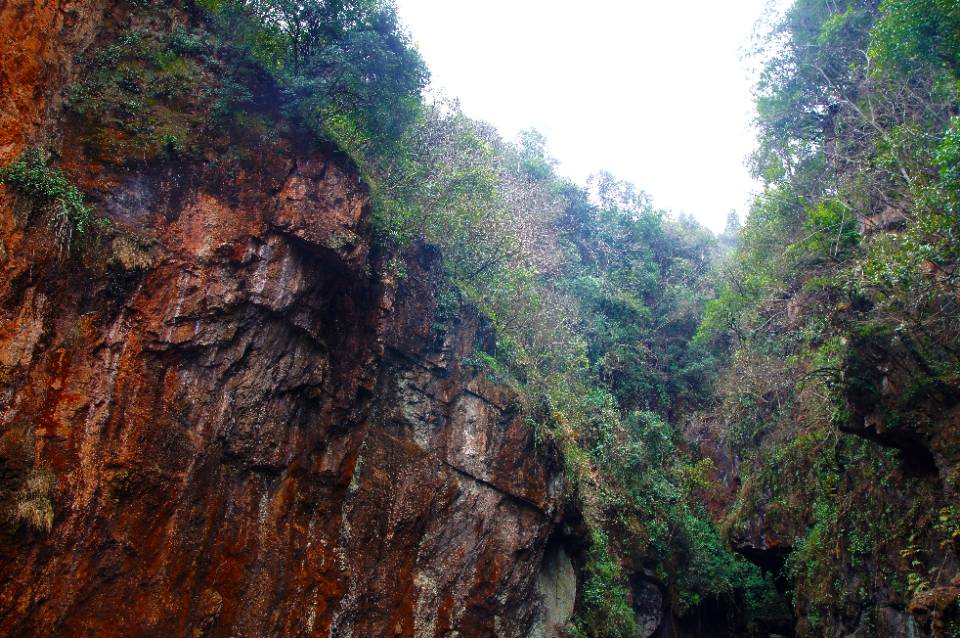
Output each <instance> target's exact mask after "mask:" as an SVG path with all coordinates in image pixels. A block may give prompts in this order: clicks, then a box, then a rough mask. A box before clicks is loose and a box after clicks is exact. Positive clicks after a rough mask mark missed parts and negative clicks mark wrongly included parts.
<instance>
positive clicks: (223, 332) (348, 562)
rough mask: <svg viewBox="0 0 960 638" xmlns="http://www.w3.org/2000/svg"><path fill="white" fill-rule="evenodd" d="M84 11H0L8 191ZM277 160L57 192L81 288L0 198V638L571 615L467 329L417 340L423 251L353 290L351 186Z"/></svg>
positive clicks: (530, 463) (428, 298)
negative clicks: (84, 223)
mask: <svg viewBox="0 0 960 638" xmlns="http://www.w3.org/2000/svg"><path fill="white" fill-rule="evenodd" d="M106 4H108V3H82V2H67V1H65V0H64V1H61V2H28V1H18V2H8V3H5V4H3V5H2V6H0V43H2V47H3V50H2V51H0V54H2V56H3V59H4V60H5V61H4V63H3V71H2V78H3V82H2V85H0V91H2V92H3V101H2V102H0V136H2V137H0V153H2V155H0V159H2V160H3V162H7V161H9V160H10V159H12V158H13V157H15V156H16V155H17V154H18V153H19V152H20V151H22V150H23V149H24V148H25V147H26V146H27V145H29V144H34V143H36V142H37V141H38V140H41V139H42V140H47V141H49V140H56V139H59V138H60V136H61V135H62V133H61V131H59V130H58V129H56V128H55V125H52V124H51V119H50V117H49V115H48V110H49V109H50V108H52V107H50V106H49V105H51V104H56V103H57V100H58V99H59V96H60V94H61V92H62V90H63V86H64V85H65V84H66V83H67V81H68V80H69V79H70V77H71V74H73V73H75V69H74V60H76V59H77V57H78V55H79V54H80V53H81V52H82V48H83V46H85V43H89V42H90V41H91V40H92V39H93V37H94V36H95V34H96V33H97V30H98V29H99V28H100V23H99V21H100V20H101V18H102V15H103V14H102V12H103V11H104V10H105V6H106ZM94 5H96V6H94ZM108 8H109V7H107V9H108ZM54 33H65V34H66V35H67V37H63V38H59V39H58V38H56V37H54V36H53V35H52V34H54ZM23 43H32V44H29V45H27V44H23ZM20 46H23V47H24V48H22V49H20V51H22V55H21V57H22V56H24V55H25V56H27V57H29V56H31V55H32V56H34V57H32V58H31V60H33V62H31V63H30V64H24V65H14V64H10V63H9V61H10V60H12V59H14V57H17V56H13V57H11V56H8V55H7V54H8V53H10V52H11V51H14V50H15V49H16V47H20ZM30 52H42V54H41V53H35V54H34V53H30ZM17 59H19V58H17ZM28 96H33V97H32V98H30V97H28ZM66 135H67V137H69V132H68V133H66ZM285 148H286V149H287V153H286V154H284V155H278V156H271V157H268V158H266V159H265V160H264V161H263V162H262V163H260V164H259V165H257V166H256V167H255V170H253V171H248V172H247V173H246V174H242V175H239V176H237V177H236V179H235V181H234V182H233V183H231V184H230V188H229V189H227V188H218V186H217V184H216V183H215V180H210V179H199V178H198V179H193V178H192V177H191V171H195V170H199V169H196V167H191V166H189V165H185V166H171V165H170V164H169V163H166V164H164V163H162V162H150V161H146V162H143V164H142V165H139V166H137V167H136V168H135V169H131V167H130V166H129V165H127V166H123V167H109V166H106V167H104V166H98V167H88V168H87V169H85V170H86V172H80V173H77V172H76V171H73V175H74V176H75V177H76V178H77V179H79V180H81V181H82V183H84V184H85V185H86V186H87V189H88V190H89V191H90V192H91V196H92V197H93V198H94V200H95V203H96V205H97V209H98V211H99V212H100V213H102V214H105V215H107V216H108V217H109V218H110V220H111V221H112V229H111V230H110V231H109V232H108V233H104V234H103V237H102V238H101V240H100V242H99V244H97V245H95V246H93V247H91V248H89V249H88V250H89V251H90V252H91V254H88V255H87V256H85V257H84V259H83V264H82V265H79V264H78V263H77V262H76V261H75V260H71V259H69V258H66V259H65V258H64V257H63V255H62V254H61V253H60V252H59V251H58V249H57V248H56V244H55V242H54V241H53V240H52V237H50V234H51V231H50V229H49V226H48V223H47V220H46V219H45V218H44V217H43V216H42V215H36V214H32V215H31V214H27V213H24V210H23V206H24V203H23V202H20V201H18V200H17V198H16V197H15V196H14V195H13V194H12V193H10V192H2V194H0V248H2V250H0V491H2V494H3V496H4V498H3V501H2V503H0V508H2V510H3V511H2V514H3V517H4V521H6V522H5V523H4V526H3V529H2V530H0V573H2V574H3V577H2V578H0V634H3V635H9V636H51V635H56V636H64V637H69V636H87V635H96V636H168V635H176V636H236V637H241V636H247V637H257V638H259V637H265V636H340V637H348V636H354V637H358V638H359V637H371V636H417V637H428V636H436V637H440V636H452V635H457V636H460V637H462V638H469V637H481V636H500V637H513V636H516V637H525V636H527V635H528V632H529V631H530V630H531V628H534V627H536V626H539V627H541V628H542V627H543V624H544V623H543V619H542V618H541V616H542V615H543V614H544V613H545V612H542V611H541V606H542V602H541V601H542V600H543V594H542V593H541V590H542V589H543V585H542V583H543V581H544V578H547V579H548V580H549V579H550V578H552V577H553V575H555V573H556V571H557V570H558V569H560V570H561V572H562V574H561V576H559V577H557V578H556V579H555V580H556V581H557V587H562V588H563V591H562V592H561V594H556V592H555V591H554V590H551V592H552V593H554V594H556V595H557V596H559V597H560V598H563V600H560V602H557V601H553V602H551V603H550V605H548V609H550V610H551V611H549V614H548V615H547V620H548V621H552V620H553V619H555V618H556V617H557V616H556V614H558V613H559V614H561V615H563V614H566V615H567V616H569V613H570V611H571V610H572V603H573V600H572V599H571V598H570V597H571V596H573V597H575V596H576V582H575V576H574V577H573V582H572V583H571V572H572V568H568V567H569V565H568V564H565V565H562V566H561V567H559V568H558V567H556V560H557V559H556V556H554V555H552V554H551V556H550V557H549V558H548V561H547V567H546V571H547V576H546V577H544V576H541V564H542V562H543V560H544V553H545V549H546V547H547V545H548V540H549V539H550V536H551V533H552V530H553V527H554V521H555V518H556V516H555V515H556V510H557V504H558V502H559V498H560V484H559V482H558V478H557V477H558V470H557V468H556V467H555V460H554V459H553V458H552V452H551V451H550V450H549V449H537V448H536V446H535V444H534V440H533V436H532V433H531V431H530V429H529V428H527V427H525V426H524V424H523V423H522V421H521V418H520V413H519V410H518V408H517V406H516V397H514V396H513V395H512V393H511V392H510V391H509V390H507V389H506V388H503V387H500V386H497V385H496V384H494V383H492V382H491V381H489V380H488V379H486V378H485V377H484V376H483V375H482V374H480V373H477V372H476V371H475V370H473V369H472V368H470V367H468V366H466V365H465V364H464V361H465V360H467V359H468V358H469V357H470V355H471V354H472V353H473V352H474V350H475V349H476V348H481V349H482V348H484V347H485V346H486V344H488V343H489V340H490V339H491V335H490V334H489V330H488V329H487V328H486V327H485V326H484V324H483V322H482V321H480V319H479V318H478V316H477V314H476V313H474V312H472V311H471V310H470V309H469V308H468V307H462V308H461V309H460V312H459V313H456V316H455V317H454V318H452V319H451V318H438V316H437V312H436V309H437V299H436V283H437V278H438V276H439V271H438V268H439V258H438V255H436V254H435V252H434V251H433V250H431V249H430V248H428V247H419V248H415V249H413V250H411V251H410V252H409V254H408V255H406V257H405V264H406V265H405V270H406V273H407V274H406V276H405V277H402V278H397V279H395V278H393V277H391V276H390V275H388V274H383V275H381V274H376V273H387V272H389V270H388V269H386V268H383V267H382V266H383V263H382V262H383V258H382V257H379V256H376V255H371V241H370V238H371V233H370V228H369V200H368V196H367V194H366V193H365V192H364V190H363V187H362V186H361V185H360V184H359V181H358V179H357V177H356V175H355V174H354V173H353V172H352V171H351V169H350V168H349V167H348V166H347V165H346V164H345V163H344V162H343V161H341V160H338V159H336V158H335V157H334V156H333V155H332V154H331V153H328V152H323V151H317V150H308V151H304V150H302V149H299V148H298V147H296V145H294V144H288V145H287V146H286V147H285ZM66 159H71V158H69V157H68V158H66ZM72 161H73V164H72V166H74V167H76V166H80V163H79V161H78V160H77V158H75V157H74V158H72ZM97 171H99V172H97ZM173 173H175V175H174V174H173ZM172 176H173V177H175V179H172ZM171 184H173V186H171ZM31 513H35V514H38V516H39V518H38V520H35V521H34V523H38V524H33V525H30V524H28V521H27V520H26V519H27V518H29V515H30V514H31ZM48 516H49V517H50V518H49V520H48V521H47V522H49V523H50V526H49V529H48V530H46V529H44V528H45V524H44V522H45V520H46V517H48ZM567 563H569V559H567ZM571 588H572V593H571ZM557 607H560V609H559V611H557V610H556V609H555V608H557ZM534 631H537V630H534ZM544 635H547V636H549V635H552V632H548V633H545V634H544Z"/></svg>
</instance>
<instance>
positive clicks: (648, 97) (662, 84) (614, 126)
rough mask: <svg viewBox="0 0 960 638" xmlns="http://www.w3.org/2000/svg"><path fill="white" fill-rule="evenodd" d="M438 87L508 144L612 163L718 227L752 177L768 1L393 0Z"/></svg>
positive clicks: (583, 164) (564, 165) (570, 166)
mask: <svg viewBox="0 0 960 638" xmlns="http://www.w3.org/2000/svg"><path fill="white" fill-rule="evenodd" d="M397 4H398V7H399V10H400V15H401V17H402V19H403V20H404V22H405V23H406V25H407V28H408V29H409V31H410V32H411V34H412V35H413V38H414V41H415V42H416V44H417V46H418V47H419V49H420V51H421V53H422V54H423V56H424V57H425V59H426V61H427V63H428V64H429V66H430V69H431V71H432V74H433V87H432V88H433V90H434V91H435V92H440V93H442V94H444V95H446V96H447V97H455V98H458V99H460V101H461V104H462V105H463V109H464V111H465V112H466V113H467V114H468V115H470V116H471V117H474V118H477V119H481V120H486V121H488V122H491V123H492V124H494V125H496V126H497V127H498V128H499V129H500V131H501V132H502V133H503V134H504V135H505V136H506V137H508V138H511V139H512V138H514V137H515V136H516V134H517V133H518V132H519V131H520V130H523V129H525V128H536V129H538V130H539V131H540V132H542V133H543V134H544V135H546V136H547V139H548V141H549V150H550V152H551V154H552V155H553V156H554V157H556V159H558V160H559V161H560V169H559V170H560V173H561V174H564V175H567V176H569V177H571V178H573V179H575V180H577V181H579V182H581V183H582V182H583V181H584V180H585V179H586V177H587V176H588V175H590V174H591V173H594V172H596V171H598V170H601V169H604V170H609V171H611V172H612V173H614V174H615V175H617V176H618V177H619V178H621V179H626V180H629V181H632V182H634V183H636V185H637V186H638V187H640V188H642V189H643V190H645V191H647V193H649V194H650V196H651V197H652V198H653V201H654V203H655V204H656V205H657V206H659V207H662V208H667V209H670V210H672V211H673V212H675V213H689V214H691V215H693V216H694V217H695V218H697V219H698V220H700V221H701V222H702V223H703V224H705V225H707V226H708V227H710V228H711V229H713V230H714V231H719V230H722V229H723V225H724V222H725V220H726V216H727V213H728V212H729V211H730V210H731V209H736V210H737V211H738V212H739V213H740V214H741V217H744V216H745V214H746V212H747V208H748V206H749V202H750V200H751V199H752V196H751V194H752V193H753V192H755V191H756V188H757V186H756V184H755V182H754V181H753V180H752V179H751V177H750V174H749V171H748V169H747V167H746V158H747V156H748V154H749V153H750V151H751V149H752V148H753V144H754V133H753V131H752V126H751V122H752V117H753V102H752V92H751V86H752V82H753V78H751V77H750V76H749V72H748V71H747V68H748V65H747V64H745V63H744V60H743V52H744V51H745V50H746V49H747V48H748V47H749V44H750V36H751V33H752V31H753V26H754V24H755V22H756V20H757V19H758V18H760V17H761V15H762V14H763V11H764V7H765V4H766V0H737V2H716V1H715V0H678V1H676V2H670V3H665V2H651V1H649V0H641V1H637V2H624V1H623V0H595V1H594V2H592V3H589V4H584V3H582V2H566V1H557V0H487V1H486V2H483V3H467V2H456V1H450V0H398V2H397Z"/></svg>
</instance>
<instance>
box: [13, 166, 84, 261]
mask: <svg viewBox="0 0 960 638" xmlns="http://www.w3.org/2000/svg"><path fill="white" fill-rule="evenodd" d="M0 184H6V186H7V187H8V188H9V189H10V190H11V191H13V192H14V193H15V194H16V195H18V196H20V197H22V198H24V199H26V200H28V201H29V202H31V204H32V205H33V206H34V207H35V208H36V209H39V210H49V211H50V212H51V213H52V215H53V225H54V228H55V230H56V236H57V241H58V243H59V245H60V248H61V251H63V250H67V249H69V248H70V247H74V246H77V245H79V244H80V243H81V242H82V241H83V239H84V237H85V236H86V235H87V233H88V232H89V230H90V227H91V225H92V223H93V208H91V207H90V206H88V205H87V204H86V203H85V198H84V195H83V192H81V191H80V189H79V188H77V187H76V186H74V185H73V184H72V183H71V182H70V180H69V179H67V176H66V175H64V174H63V171H61V170H59V169H55V168H51V167H50V166H49V165H48V163H47V160H46V158H45V157H44V155H43V153H42V152H41V151H39V150H34V151H27V152H26V153H24V154H23V155H22V156H20V158H18V159H17V160H15V161H14V162H12V163H11V164H9V165H8V166H6V167H4V168H2V169H0Z"/></svg>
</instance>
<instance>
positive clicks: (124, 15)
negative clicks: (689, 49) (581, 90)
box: [0, 0, 960, 638]
mask: <svg viewBox="0 0 960 638" xmlns="http://www.w3.org/2000/svg"><path fill="white" fill-rule="evenodd" d="M921 5H922V6H921ZM770 39H771V40H770V41H771V42H776V43H779V44H780V46H781V48H780V49H778V50H776V51H774V52H772V53H770V52H767V54H766V57H765V62H764V63H765V64H766V65H767V66H766V67H765V68H766V71H765V72H764V73H763V74H762V75H761V81H760V85H759V86H758V96H759V97H758V114H759V115H758V122H759V124H758V129H759V130H760V134H759V148H758V150H757V154H756V157H755V158H754V161H755V163H756V171H757V174H758V176H759V177H760V179H761V180H762V181H763V183H764V194H762V195H760V196H758V198H757V203H756V204H755V205H754V209H753V210H752V211H751V213H750V216H749V218H748V219H747V220H746V221H745V222H744V223H743V224H742V225H741V224H740V223H739V221H738V220H737V219H735V218H734V217H731V221H730V223H729V224H728V229H727V231H726V232H725V233H723V234H721V235H719V236H714V234H713V233H711V232H710V231H709V230H707V229H705V228H703V227H702V226H700V225H699V224H698V223H697V222H696V221H694V220H693V219H691V218H689V217H685V216H679V217H677V216H673V215H670V214H667V213H665V212H663V211H660V210H658V209H656V208H655V207H653V206H652V204H651V203H650V201H649V200H648V199H647V197H646V196H645V195H644V194H643V193H642V192H640V191H638V190H636V189H635V188H634V187H633V186H632V185H630V184H628V183H626V182H622V181H619V180H617V179H616V178H614V177H613V176H611V175H609V174H606V173H600V174H598V176H596V177H595V178H592V180H591V182H590V184H588V185H587V186H586V187H584V186H581V185H577V184H574V183H573V182H571V181H569V180H567V179H565V178H562V177H560V176H559V175H557V172H556V169H555V162H554V161H553V160H552V159H551V158H550V156H549V155H548V154H547V152H546V150H545V144H546V142H545V140H544V139H543V138H542V137H541V136H539V134H537V133H535V132H527V133H524V134H523V135H522V136H521V138H520V139H519V140H518V141H516V142H512V141H508V140H504V139H503V138H501V137H500V135H499V134H498V133H497V131H496V130H494V129H493V128H492V127H491V126H489V125H487V124H484V123H482V122H477V121H475V120H472V119H470V118H468V117H467V116H465V115H464V114H463V113H462V112H461V111H460V110H459V106H458V105H457V104H456V103H453V102H443V101H433V102H431V101H429V100H428V99H427V98H426V97H424V94H425V87H426V83H427V78H428V74H427V69H426V67H425V64H424V63H423V61H422V60H421V59H420V57H419V54H418V53H417V51H416V49H415V48H414V47H413V45H412V44H411V43H410V42H409V39H408V37H407V36H406V35H405V32H404V30H403V27H402V25H400V24H399V22H398V18H397V16H396V12H395V10H394V8H393V7H392V5H391V4H390V3H388V2H381V1H380V0H342V1H341V0H338V1H333V0H303V1H301V2H289V1H286V0H277V1H270V0H262V1H250V0H177V1H170V2H160V1H153V0H102V1H94V0H6V1H2V0H0V211H2V214H0V494H2V498H0V574H2V576H0V635H2V636H11V637H40V636H58V637H61V636H62V637H64V638H73V637H81V636H83V637H86V636H97V637H98V638H100V637H104V638H105V637H114V636H115V637H154V636H156V637H160V636H163V637H172V636H177V637H180V636H183V637H190V638H200V637H223V638H227V637H231V638H267V637H294V636H324V637H330V638H379V637H384V638H386V637H398V638H399V637H415V638H442V637H445V636H446V637H451V638H452V637H459V638H482V637H497V638H588V637H589V638H628V637H629V638H635V637H642V638H653V637H655V638H675V637H688V636H689V637H694V636H716V637H727V636H731V637H732V636H757V637H759V636H764V637H773V636H795V635H796V636H856V637H863V638H866V637H868V636H891V637H893V636H896V637H904V638H914V637H917V638H919V637H923V638H940V637H944V638H948V637H951V636H960V603H958V601H960V564H958V550H960V504H958V501H957V495H958V493H957V488H958V482H960V347H958V341H957V334H958V332H957V330H958V328H960V274H958V270H957V268H956V264H957V257H958V251H960V240H958V237H960V224H958V222H957V215H958V213H960V108H958V107H960V100H958V97H957V95H958V90H960V82H958V77H960V76H958V73H960V5H958V4H957V3H956V1H955V0H918V1H917V2H910V1H909V0H900V1H897V0H887V1H885V2H877V1H875V0H863V1H853V0H849V1H845V2H821V1H819V0H797V2H795V3H794V4H793V5H792V6H791V7H790V8H789V9H787V10H786V13H785V14H784V16H783V17H782V18H781V20H780V22H778V23H777V24H776V25H775V26H774V27H773V34H772V35H771V36H770ZM864 51H867V52H869V55H867V58H866V59H869V60H870V63H868V64H866V65H862V66H861V61H860V58H858V56H861V53H862V52H864ZM861 57H862V56H861ZM877 69H879V70H877ZM891 87H892V88H891ZM865 105H869V108H870V109H873V111H872V112H870V113H867V112H865V109H866V108H867V107H866V106H865ZM705 108H708V106H707V107H705ZM695 179H696V176H691V180H695Z"/></svg>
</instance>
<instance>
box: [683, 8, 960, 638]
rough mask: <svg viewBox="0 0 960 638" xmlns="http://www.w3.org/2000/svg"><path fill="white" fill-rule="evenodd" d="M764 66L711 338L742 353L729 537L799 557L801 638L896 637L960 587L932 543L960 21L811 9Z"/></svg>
mask: <svg viewBox="0 0 960 638" xmlns="http://www.w3.org/2000/svg"><path fill="white" fill-rule="evenodd" d="M761 55H762V57H763V58H764V59H765V66H764V70H763V72H762V75H761V80H760V84H759V90H758V120H757V122H758V125H759V131H760V146H759V149H758V150H757V152H756V154H755V157H754V167H755V171H756V173H757V175H758V177H760V178H761V179H762V180H763V181H764V184H765V189H764V192H763V194H762V195H761V196H760V197H759V198H758V199H757V201H756V203H755V205H754V207H753V210H752V211H751V214H750V217H749V219H748V220H747V222H746V225H745V227H744V228H743V229H742V232H741V234H740V238H739V246H738V248H737V250H736V252H735V254H734V255H733V256H732V257H731V258H730V259H729V260H728V261H727V262H726V263H725V264H724V265H723V266H722V267H721V268H720V270H719V272H718V280H719V291H718V298H717V299H716V300H714V301H711V302H710V303H709V305H708V308H707V311H706V316H705V319H704V322H703V324H702V326H701V328H700V332H699V334H698V341H701V342H704V343H713V344H715V347H717V348H720V349H724V350H726V352H727V353H728V355H727V356H728V361H727V364H726V365H725V366H724V370H723V372H722V373H721V376H720V381H719V382H718V384H717V390H718V396H719V399H718V400H719V404H718V408H717V418H718V419H719V420H720V421H721V422H722V423H723V430H724V431H725V433H726V438H727V441H728V443H729V445H730V446H731V448H732V449H733V450H734V451H735V453H736V454H737V455H738V456H739V457H741V459H742V462H741V475H742V476H743V479H744V480H743V483H742V487H741V489H740V494H739V500H738V503H737V506H736V508H735V509H734V511H733V512H732V513H731V515H730V520H729V523H730V525H731V526H732V527H731V533H732V534H733V536H734V537H738V536H740V535H743V534H746V531H745V529H744V527H745V526H747V525H749V524H750V523H751V520H753V519H754V518H755V517H756V515H757V512H761V513H762V515H763V517H764V520H765V521H766V525H767V527H768V529H769V530H770V531H771V533H773V534H775V535H778V536H780V537H781V538H782V539H783V541H784V542H785V543H787V544H789V545H792V546H793V551H792V553H791V554H790V557H789V559H788V561H787V575H788V576H789V577H790V579H791V581H792V586H793V590H794V592H793V596H794V603H795V604H796V606H797V609H798V611H799V612H800V614H801V615H802V618H801V622H800V624H799V625H798V629H799V630H800V632H801V633H802V634H805V635H825V634H830V635H833V634H834V633H838V632H842V633H850V632H853V631H854V629H855V628H856V627H857V626H858V623H859V627H860V628H861V629H860V630H861V631H863V630H867V631H868V632H880V633H882V632H884V631H892V629H889V628H887V629H884V627H882V626H881V625H880V624H877V623H881V622H882V621H883V619H882V613H881V612H880V611H878V609H879V608H880V607H882V606H883V605H896V604H900V605H906V603H908V602H909V601H910V600H911V597H913V603H912V604H913V605H914V606H917V605H922V600H923V599H922V594H923V593H924V592H925V591H928V590H930V589H931V588H934V587H937V586H938V585H943V583H944V582H946V581H948V580H949V579H950V578H951V577H952V575H950V574H949V570H948V571H947V572H944V571H943V569H942V567H941V565H942V564H943V562H945V561H949V560H950V558H949V556H950V551H951V550H950V549H949V543H948V544H947V545H943V544H942V542H943V541H944V537H943V535H942V534H941V533H939V532H936V531H931V530H930V529H929V528H928V527H927V526H926V523H925V521H929V520H930V519H932V518H935V517H936V516H937V512H938V511H940V510H941V508H942V507H944V506H946V505H947V504H948V503H949V502H950V501H951V499H952V498H954V497H955V495H956V489H957V484H956V480H957V476H956V474H955V472H952V471H951V469H950V468H951V467H955V464H956V463H957V461H958V460H960V459H958V458H957V457H956V453H955V450H953V449H952V447H951V445H952V444H950V443H949V440H950V439H949V433H947V432H944V431H942V430H941V429H940V428H941V426H939V425H937V423H938V420H939V419H941V418H942V416H943V413H942V410H943V409H944V408H945V407H947V406H950V405H953V403H954V402H955V401H956V400H957V397H958V396H960V352H958V351H957V349H956V335H957V334H958V330H960V306H958V302H960V298H958V295H957V293H958V291H960V289H958V287H957V286H958V280H957V274H956V273H957V262H958V257H960V255H958V253H957V250H958V247H960V243H958V234H957V233H958V231H960V222H958V218H957V214H958V212H960V211H958V209H957V196H958V186H960V182H958V181H957V173H956V168H957V161H958V155H957V150H958V146H957V130H958V126H960V123H958V119H957V117H956V114H957V112H958V107H960V99H958V89H960V84H958V79H960V77H958V71H960V67H958V66H957V61H958V59H960V58H958V55H960V5H958V4H957V3H956V2H955V1H951V0H943V1H940V0H931V1H929V2H928V1H925V0H924V1H912V0H911V1H902V2H901V1H899V0H884V1H882V2H876V1H869V0H863V1H854V0H847V1H841V2H824V1H821V0H797V1H796V2H795V3H794V4H793V5H792V6H791V7H790V9H789V10H788V11H787V12H786V13H785V15H784V16H783V17H782V19H781V20H780V21H779V22H778V23H777V24H775V25H774V26H773V28H772V29H771V30H770V33H769V35H768V39H767V49H766V50H762V51H761ZM847 433H854V434H858V435H859V436H860V437H863V438H862V439H860V438H851V437H850V436H849V434H847ZM878 443H879V444H880V445H878ZM934 459H936V465H934ZM938 467H939V468H940V470H938ZM938 471H942V472H943V475H942V476H943V479H942V480H943V481H944V483H943V484H942V485H940V486H939V487H937V488H933V487H931V475H936V474H937V472H938ZM906 558H909V561H908V560H905V559H906ZM867 582H873V583H884V584H883V585H879V584H873V585H866V584H865V583H867ZM918 596H920V597H919V598H918ZM897 601H900V602H897ZM851 610H866V611H865V612H861V611H857V612H853V611H851ZM938 622H945V621H938Z"/></svg>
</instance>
